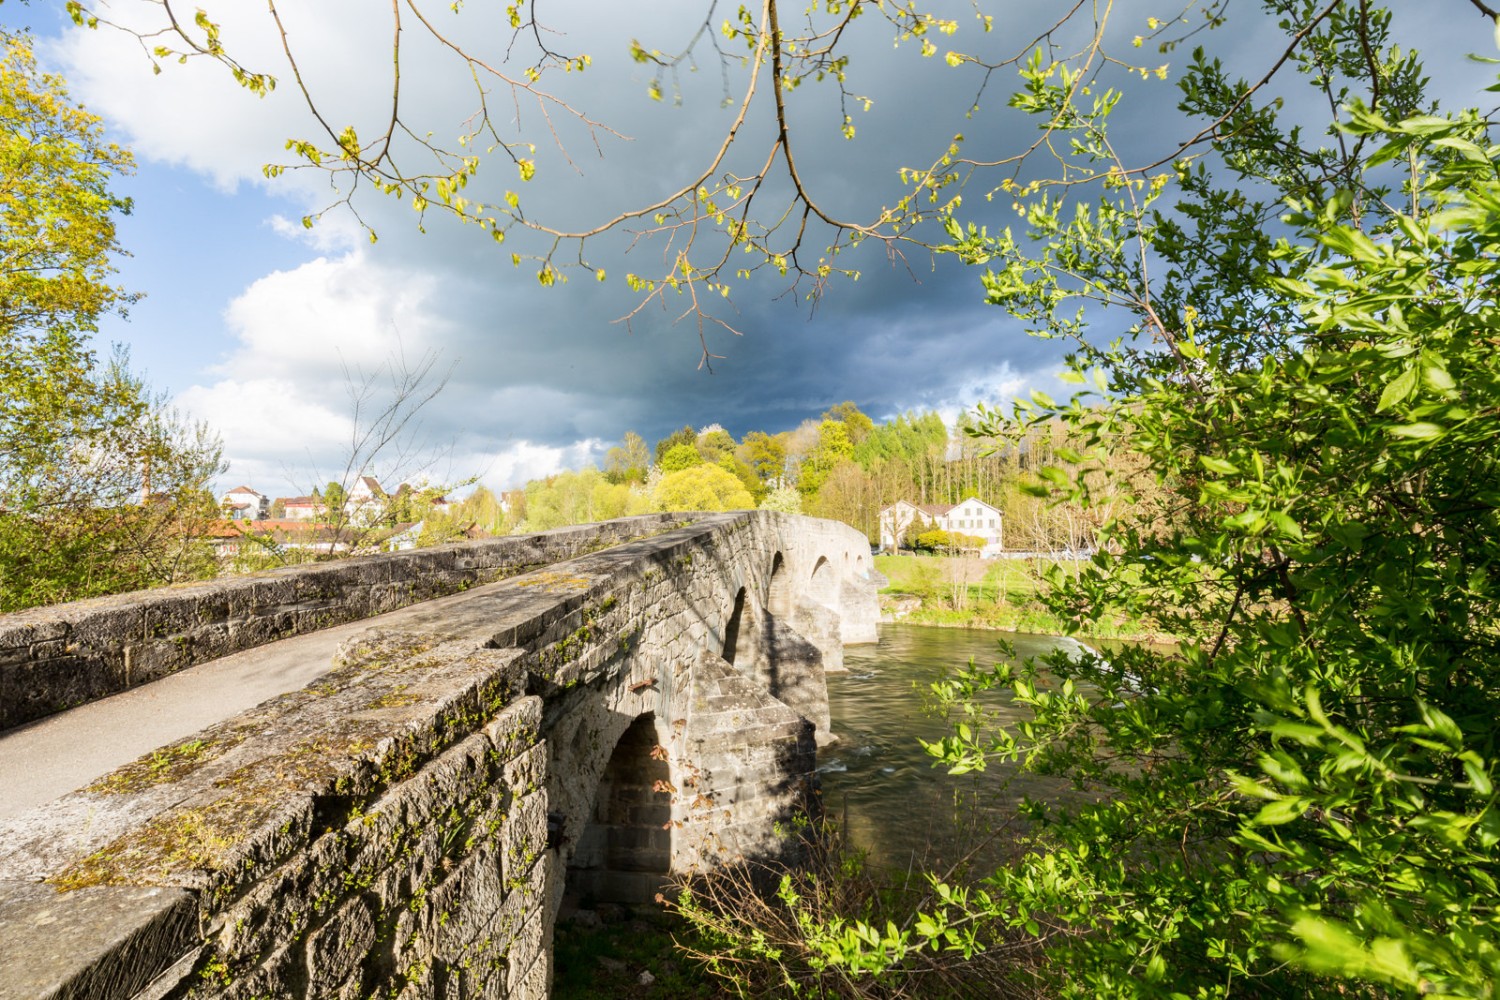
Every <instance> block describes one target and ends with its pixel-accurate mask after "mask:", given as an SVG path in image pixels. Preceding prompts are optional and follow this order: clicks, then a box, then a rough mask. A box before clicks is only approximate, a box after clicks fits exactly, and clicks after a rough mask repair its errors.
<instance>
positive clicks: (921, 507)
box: [880, 497, 1005, 558]
mask: <svg viewBox="0 0 1500 1000" xmlns="http://www.w3.org/2000/svg"><path fill="white" fill-rule="evenodd" d="M1004 520H1005V519H1004V516H1003V515H1002V514H1001V513H1000V511H999V510H997V509H996V508H994V507H992V506H990V505H989V504H987V503H985V502H984V501H983V500H980V499H977V498H975V497H969V498H968V499H967V500H964V501H961V502H960V503H955V504H915V503H912V502H911V501H909V500H897V501H896V502H895V503H893V504H891V505H890V506H889V507H886V508H884V509H883V510H881V512H880V548H881V549H882V550H884V551H886V552H894V551H896V549H898V548H900V547H901V543H902V541H903V540H905V538H906V536H907V533H908V532H909V531H910V530H911V529H912V528H913V527H915V528H916V529H917V530H918V531H922V530H924V529H929V528H941V529H942V530H943V531H947V532H949V533H954V534H960V535H971V536H973V537H975V538H978V539H981V540H982V541H983V545H982V547H981V548H980V550H979V554H980V555H981V556H984V557H986V558H989V557H991V556H997V555H999V554H1000V553H1001V551H1002V550H1003V549H1004V548H1005V544H1004V532H1003V530H1002V529H1003V527H1004V524H1003V522H1004Z"/></svg>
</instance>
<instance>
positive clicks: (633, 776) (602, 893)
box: [565, 712, 672, 909]
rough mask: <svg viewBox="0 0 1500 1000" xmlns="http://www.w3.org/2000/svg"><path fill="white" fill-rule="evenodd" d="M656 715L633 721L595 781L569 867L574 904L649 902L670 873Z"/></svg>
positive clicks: (668, 813) (664, 770)
mask: <svg viewBox="0 0 1500 1000" xmlns="http://www.w3.org/2000/svg"><path fill="white" fill-rule="evenodd" d="M659 746H660V739H659V737H658V734H657V732H656V714H655V713H654V712H647V713H646V714H645V715H641V716H638V717H637V718H636V720H635V721H634V722H632V723H631V724H630V727H629V728H628V729H626V730H625V732H624V734H623V735H622V736H621V737H620V741H619V742H618V743H616V744H615V749H614V752H613V753H612V754H611V755H610V758H609V763H608V764H606V765H605V767H604V773H603V774H602V775H601V776H600V778H599V788H598V792H597V794H596V797H595V800H594V810H593V812H592V813H591V814H590V815H589V819H588V823H587V824H586V825H585V826H584V829H583V833H582V835H581V836H580V837H579V840H578V848H577V850H575V851H574V852H573V857H572V860H571V861H570V862H569V864H568V873H567V880H566V890H565V891H566V893H567V895H568V896H570V897H572V900H573V902H574V904H575V905H577V906H579V907H582V908H584V909H591V908H593V907H594V906H596V905H598V904H599V903H618V904H625V905H640V904H643V903H650V902H653V901H654V900H655V898H656V894H657V893H658V892H660V891H661V889H662V887H663V886H664V885H665V884H666V881H667V874H668V872H670V871H671V867H672V795H671V792H670V791H669V789H670V788H671V784H670V774H671V772H670V769H669V768H668V766H667V762H666V760H665V759H664V758H665V754H664V753H662V752H661V751H660V750H659V749H658V747H659Z"/></svg>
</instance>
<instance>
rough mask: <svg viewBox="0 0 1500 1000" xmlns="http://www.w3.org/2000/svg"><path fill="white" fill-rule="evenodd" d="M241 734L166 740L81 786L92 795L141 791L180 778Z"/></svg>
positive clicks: (234, 742)
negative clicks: (127, 762) (154, 748)
mask: <svg viewBox="0 0 1500 1000" xmlns="http://www.w3.org/2000/svg"><path fill="white" fill-rule="evenodd" d="M244 738H245V735H244V734H243V733H235V734H233V735H230V736H226V737H221V738H217V739H209V740H204V739H191V740H180V741H178V742H176V743H169V744H168V745H166V746H164V747H162V748H161V749H159V750H153V751H151V753H149V754H147V755H145V756H143V757H139V758H137V759H136V760H134V761H131V762H130V763H129V764H126V765H125V766H124V767H120V768H116V769H115V770H114V771H111V772H110V773H109V774H106V775H105V776H104V777H102V778H100V779H99V780H98V781H95V782H94V783H93V784H91V785H88V786H86V787H85V788H84V791H86V792H93V793H95V794H96V795H125V794H128V793H132V792H141V791H145V790H146V789H148V788H152V787H155V786H157V785H165V784H169V783H171V782H174V781H180V780H181V779H183V778H185V777H187V776H188V775H189V774H191V773H193V772H194V771H196V770H197V769H198V768H200V767H202V766H203V765H204V764H207V763H208V762H209V761H211V760H214V759H216V758H218V757H221V756H223V755H224V754H225V753H226V752H228V751H229V750H230V749H232V748H234V747H235V746H237V745H239V744H240V743H241V742H242V741H243V740H244Z"/></svg>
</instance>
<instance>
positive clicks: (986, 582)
mask: <svg viewBox="0 0 1500 1000" xmlns="http://www.w3.org/2000/svg"><path fill="white" fill-rule="evenodd" d="M964 562H965V561H964V560H959V559H956V558H953V557H950V556H917V555H881V556H876V557H875V568H876V569H877V570H879V571H880V572H881V573H883V574H885V576H886V578H887V579H888V580H889V581H890V583H889V585H888V586H887V587H885V588H884V589H883V590H882V591H881V593H882V594H910V595H912V596H915V597H917V598H920V599H921V602H922V603H921V605H920V606H919V607H917V608H915V609H914V610H912V611H910V612H909V613H907V614H906V615H904V616H903V618H902V620H903V621H906V622H910V623H911V624H913V625H940V626H950V627H963V628H993V629H1004V630H1006V631H1011V632H1033V633H1037V634H1042V635H1060V634H1064V633H1066V632H1067V631H1068V629H1067V626H1066V624H1065V623H1064V622H1062V621H1061V620H1059V619H1058V618H1057V617H1056V616H1055V615H1053V614H1052V613H1051V612H1050V611H1048V610H1047V609H1046V607H1044V606H1043V605H1042V603H1041V601H1040V600H1039V599H1038V594H1039V592H1040V591H1041V590H1042V588H1044V587H1045V586H1046V585H1045V583H1044V582H1043V581H1042V579H1041V577H1042V574H1043V573H1045V572H1047V570H1049V569H1051V568H1052V567H1053V566H1054V565H1057V563H1056V562H1055V561H1054V560H1051V559H991V560H987V561H984V562H982V563H978V566H982V567H983V571H982V573H979V572H976V571H975V567H974V565H973V564H974V561H973V560H968V561H967V562H969V563H970V566H969V572H970V575H971V577H972V578H971V579H970V580H969V582H968V583H967V584H960V585H955V584H954V583H952V582H950V581H951V580H952V579H953V574H954V573H955V572H962V571H963V569H964V566H963V563H964ZM955 596H960V597H962V598H963V599H962V600H960V601H957V602H956V601H955V600H954V597H955ZM1078 634H1079V635H1082V636H1084V637H1087V638H1095V639H1147V640H1162V639H1166V638H1170V637H1165V636H1161V635H1159V634H1158V633H1157V632H1156V631H1154V630H1153V629H1151V628H1150V627H1149V626H1147V625H1146V624H1145V623H1143V622H1140V621H1137V620H1135V619H1130V618H1125V617H1122V616H1104V617H1100V618H1098V619H1095V620H1093V621H1090V622H1086V623H1084V627H1083V628H1082V629H1081V630H1080V631H1079V633H1078Z"/></svg>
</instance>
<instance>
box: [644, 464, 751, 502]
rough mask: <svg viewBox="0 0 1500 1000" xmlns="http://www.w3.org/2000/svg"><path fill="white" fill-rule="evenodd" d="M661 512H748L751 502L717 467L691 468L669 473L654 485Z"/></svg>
mask: <svg viewBox="0 0 1500 1000" xmlns="http://www.w3.org/2000/svg"><path fill="white" fill-rule="evenodd" d="M654 497H655V500H656V505H657V506H658V507H659V508H660V509H662V510H714V511H717V510H752V509H754V507H755V500H754V498H752V497H751V496H750V493H749V492H748V491H747V490H746V489H745V487H744V486H743V485H742V484H741V483H740V481H739V480H738V479H736V478H735V477H734V475H733V474H731V473H729V472H726V471H724V470H723V469H721V468H719V467H718V466H717V465H694V466H692V467H690V468H686V469H681V470H679V471H677V472H669V473H667V474H666V475H665V476H663V477H662V479H661V482H660V483H658V484H657V486H656V490H655V494H654Z"/></svg>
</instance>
